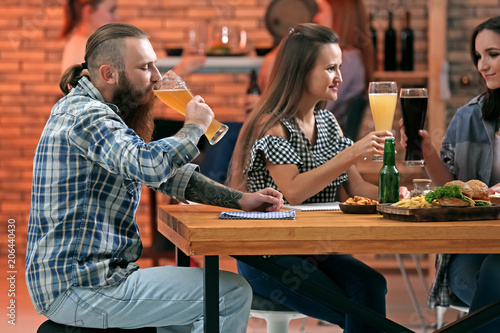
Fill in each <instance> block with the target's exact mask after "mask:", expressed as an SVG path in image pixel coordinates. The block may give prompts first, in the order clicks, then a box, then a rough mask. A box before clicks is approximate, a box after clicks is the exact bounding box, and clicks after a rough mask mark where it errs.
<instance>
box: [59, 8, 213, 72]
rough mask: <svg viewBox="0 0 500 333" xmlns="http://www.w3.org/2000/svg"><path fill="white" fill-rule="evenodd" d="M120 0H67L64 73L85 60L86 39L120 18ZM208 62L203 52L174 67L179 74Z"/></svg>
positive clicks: (62, 37)
mask: <svg viewBox="0 0 500 333" xmlns="http://www.w3.org/2000/svg"><path fill="white" fill-rule="evenodd" d="M117 2H118V1H117V0H66V1H65V3H64V25H63V28H62V31H61V34H60V36H59V37H60V39H65V45H64V51H63V57H62V62H61V73H64V71H65V70H66V69H67V68H68V67H70V66H72V65H75V64H80V63H82V62H84V55H85V44H86V43H87V39H88V38H89V37H90V35H92V34H93V33H94V32H95V31H96V30H97V29H98V28H99V27H101V26H103V25H105V24H108V23H114V22H118V21H120V17H119V15H118V4H117ZM204 63H205V56H204V55H188V56H184V57H182V60H181V62H180V63H179V64H178V65H177V66H175V68H174V69H173V70H174V71H175V72H176V73H177V74H178V75H180V76H183V75H187V74H190V73H192V72H193V71H195V70H197V69H198V68H200V67H201V66H203V64H204Z"/></svg>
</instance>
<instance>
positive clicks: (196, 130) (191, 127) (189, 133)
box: [175, 124, 203, 146]
mask: <svg viewBox="0 0 500 333" xmlns="http://www.w3.org/2000/svg"><path fill="white" fill-rule="evenodd" d="M202 135H203V130H202V129H201V127H200V126H198V125H195V124H187V125H185V126H184V127H183V128H181V129H180V130H179V132H177V133H176V134H175V136H178V137H181V138H186V139H188V140H189V141H191V142H192V143H193V144H194V145H195V146H196V145H197V144H198V141H200V138H201V136H202Z"/></svg>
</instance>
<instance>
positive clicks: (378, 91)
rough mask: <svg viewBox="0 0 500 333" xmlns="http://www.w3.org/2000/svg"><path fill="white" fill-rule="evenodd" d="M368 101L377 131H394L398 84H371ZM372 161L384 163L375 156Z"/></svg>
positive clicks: (380, 157)
mask: <svg viewBox="0 0 500 333" xmlns="http://www.w3.org/2000/svg"><path fill="white" fill-rule="evenodd" d="M368 99H369V100H370V109H371V111H372V117H373V123H374V124H375V131H384V130H385V131H392V123H393V121H394V112H395V111H396V103H397V101H398V88H397V85H396V82H392V81H390V82H370V84H369V85H368ZM372 160H373V161H377V162H382V161H383V160H384V157H383V156H379V155H375V156H373V157H372Z"/></svg>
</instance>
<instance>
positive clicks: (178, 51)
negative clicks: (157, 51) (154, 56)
mask: <svg viewBox="0 0 500 333" xmlns="http://www.w3.org/2000/svg"><path fill="white" fill-rule="evenodd" d="M165 51H166V52H167V55H168V56H171V57H178V56H180V55H182V48H166V49H165Z"/></svg>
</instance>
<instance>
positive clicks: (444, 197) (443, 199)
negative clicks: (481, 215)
mask: <svg viewBox="0 0 500 333" xmlns="http://www.w3.org/2000/svg"><path fill="white" fill-rule="evenodd" d="M471 194H472V189H471V188H470V186H469V185H467V184H466V183H464V182H462V181H459V180H454V181H451V182H448V183H446V184H444V186H437V187H435V188H434V191H431V192H429V193H427V194H426V195H425V200H426V201H427V202H428V203H432V202H433V201H434V200H437V201H438V203H439V205H441V206H452V207H467V206H474V200H472V199H471V198H470V197H469V196H467V195H471Z"/></svg>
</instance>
